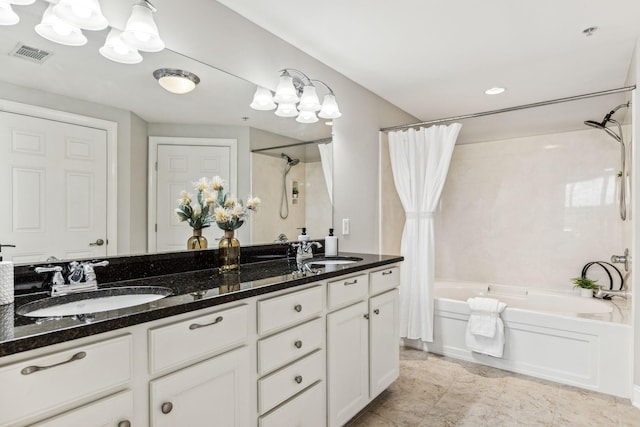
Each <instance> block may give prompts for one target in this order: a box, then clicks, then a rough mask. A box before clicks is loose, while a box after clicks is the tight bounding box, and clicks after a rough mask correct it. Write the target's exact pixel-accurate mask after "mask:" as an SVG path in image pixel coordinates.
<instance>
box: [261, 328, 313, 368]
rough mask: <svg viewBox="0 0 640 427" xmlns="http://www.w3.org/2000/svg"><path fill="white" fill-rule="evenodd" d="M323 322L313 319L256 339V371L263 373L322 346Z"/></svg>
mask: <svg viewBox="0 0 640 427" xmlns="http://www.w3.org/2000/svg"><path fill="white" fill-rule="evenodd" d="M323 337H324V322H323V321H322V319H315V320H312V321H310V322H307V323H305V324H302V325H300V326H296V327H295V328H291V329H287V330H286V331H283V332H280V333H279V334H276V335H273V336H271V337H269V338H265V339H262V340H260V341H258V373H259V374H260V375H264V374H266V373H267V372H270V371H273V370H274V369H277V368H279V367H281V366H284V365H286V364H287V363H289V362H292V361H293V360H296V359H297V358H299V357H302V356H304V355H305V354H309V353H311V352H312V351H313V350H316V349H318V348H320V347H321V346H322V342H323Z"/></svg>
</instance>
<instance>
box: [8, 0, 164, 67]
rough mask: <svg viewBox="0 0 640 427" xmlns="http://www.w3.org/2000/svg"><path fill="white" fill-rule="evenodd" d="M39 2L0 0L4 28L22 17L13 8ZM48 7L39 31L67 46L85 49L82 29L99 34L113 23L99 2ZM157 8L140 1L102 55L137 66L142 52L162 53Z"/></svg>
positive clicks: (51, 0)
mask: <svg viewBox="0 0 640 427" xmlns="http://www.w3.org/2000/svg"><path fill="white" fill-rule="evenodd" d="M35 1H36V0H0V25H15V24H17V23H18V22H19V21H20V17H19V15H18V14H17V13H16V12H15V11H14V10H13V9H12V7H11V5H17V6H27V5H30V4H33V3H35ZM46 2H47V3H48V7H47V9H46V10H45V12H44V15H43V16H42V21H41V22H40V24H38V25H36V27H35V31H36V33H38V34H39V35H40V36H42V37H44V38H45V39H47V40H50V41H52V42H55V43H59V44H63V45H67V46H83V45H85V44H87V38H86V37H85V35H84V34H83V33H82V30H90V31H99V30H103V29H105V28H107V27H108V26H109V22H108V21H107V18H106V17H105V16H104V15H103V14H102V9H101V8H100V3H99V2H98V0H46ZM154 12H156V8H155V7H154V6H153V5H152V4H151V3H150V2H149V1H148V0H140V1H136V3H135V4H134V5H133V8H132V11H131V16H130V17H129V19H128V20H127V24H126V26H125V28H124V30H123V31H120V30H118V29H116V28H112V29H111V30H110V32H109V34H108V35H107V38H106V41H105V43H104V46H102V47H101V48H100V49H99V51H100V54H101V55H102V56H104V57H105V58H107V59H110V60H112V61H115V62H119V63H122V64H137V63H139V62H141V61H142V55H140V53H139V52H138V51H139V50H142V51H145V52H159V51H161V50H162V49H164V42H163V41H162V39H161V38H160V34H159V32H158V27H157V25H156V23H155V21H154V20H153V13H154Z"/></svg>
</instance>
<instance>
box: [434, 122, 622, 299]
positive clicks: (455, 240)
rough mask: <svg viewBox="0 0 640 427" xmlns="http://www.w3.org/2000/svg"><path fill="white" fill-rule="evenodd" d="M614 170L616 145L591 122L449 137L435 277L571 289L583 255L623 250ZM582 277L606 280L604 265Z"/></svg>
mask: <svg viewBox="0 0 640 427" xmlns="http://www.w3.org/2000/svg"><path fill="white" fill-rule="evenodd" d="M625 135H630V130H629V128H628V127H626V126H625ZM619 168H620V145H619V144H618V143H617V142H616V141H614V140H612V139H611V138H610V137H609V136H607V135H606V133H604V132H602V131H598V130H596V129H586V130H584V131H576V132H565V133H558V134H552V135H538V136H532V137H526V138H515V139H509V140H502V141H493V142H486V143H477V144H464V145H457V146H456V148H455V150H454V153H453V157H452V159H451V166H450V169H449V176H448V178H447V182H446V185H445V187H444V189H443V192H442V201H441V206H440V209H439V210H438V213H437V214H436V217H435V232H436V234H437V236H438V239H437V240H436V275H437V276H438V277H446V278H451V279H456V280H474V281H487V282H498V283H509V284H513V285H518V286H527V287H529V288H532V287H538V286H539V287H544V288H549V287H552V288H554V289H557V290H568V289H571V288H572V287H573V284H572V283H571V278H572V277H576V276H578V275H579V274H580V271H581V269H582V267H583V265H585V264H586V263H587V262H589V261H597V260H609V259H610V257H611V255H613V254H620V253H622V252H623V251H624V248H626V247H629V248H631V242H630V240H631V236H632V233H631V225H632V223H631V221H625V222H623V221H621V220H620V216H619V212H618V199H617V197H618V192H619V189H618V188H617V185H618V182H619V180H618V179H617V177H616V175H617V173H618V171H619ZM631 198H633V196H632V197H631ZM632 255H633V253H632ZM601 273H602V277H600V276H599V274H601ZM589 278H593V279H600V280H599V282H598V283H600V284H602V285H603V286H607V287H608V283H609V281H608V278H607V277H606V276H605V275H604V272H599V271H597V269H591V271H590V272H589ZM629 284H631V283H629Z"/></svg>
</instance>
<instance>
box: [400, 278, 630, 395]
mask: <svg viewBox="0 0 640 427" xmlns="http://www.w3.org/2000/svg"><path fill="white" fill-rule="evenodd" d="M475 296H485V297H490V298H496V299H498V300H500V301H502V302H504V303H506V304H507V308H506V309H505V311H504V312H503V313H502V315H501V317H502V320H503V322H504V325H505V349H504V354H503V357H502V358H495V357H492V356H488V355H484V354H479V353H475V352H471V351H469V350H468V349H467V348H466V346H465V340H464V336H465V330H466V327H467V321H468V319H469V308H468V306H467V299H468V298H472V297H475ZM617 301H618V299H616V303H612V302H610V301H603V300H596V299H594V298H583V297H580V296H578V295H574V294H571V292H567V293H562V292H555V291H540V290H536V289H531V288H524V287H518V286H505V285H495V284H486V283H477V282H457V281H437V282H436V286H435V317H434V340H433V342H432V343H422V342H420V341H414V340H405V341H404V344H405V345H407V346H410V347H415V348H420V349H423V350H427V351H430V352H432V353H437V354H441V355H444V356H450V357H454V358H458V359H463V360H468V361H473V362H476V363H480V364H484V365H488V366H493V367H496V368H500V369H505V370H508V371H513V372H518V373H522V374H526V375H531V376H534V377H538V378H543V379H547V380H551V381H556V382H559V383H563V384H569V385H573V386H577V387H582V388H585V389H589V390H594V391H599V392H602V393H607V394H612V395H615V396H619V397H624V398H630V397H631V390H632V375H631V372H632V357H631V348H632V347H631V346H632V343H631V341H632V340H631V338H632V332H631V326H630V323H631V321H630V310H628V309H627V308H626V306H627V305H628V306H630V304H628V303H629V302H628V301H622V304H618V303H617Z"/></svg>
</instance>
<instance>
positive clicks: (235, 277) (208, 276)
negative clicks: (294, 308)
mask: <svg viewBox="0 0 640 427" xmlns="http://www.w3.org/2000/svg"><path fill="white" fill-rule="evenodd" d="M340 255H341V256H352V257H358V258H362V261H358V262H355V263H353V264H344V265H332V266H327V267H326V268H319V269H317V271H318V274H313V275H311V274H308V275H306V276H301V275H299V274H294V273H293V272H294V271H295V260H288V259H287V258H282V257H271V256H265V257H264V259H267V261H260V259H259V258H258V259H254V260H253V262H252V263H249V264H242V265H241V267H240V270H239V272H238V273H232V274H219V273H218V269H217V268H211V269H205V270H193V271H182V272H179V273H173V274H170V273H166V272H163V274H160V275H156V276H152V275H150V274H148V273H147V274H145V275H143V276H144V277H137V278H128V279H124V280H123V278H122V277H118V278H117V279H118V280H115V281H112V282H105V283H100V289H104V288H114V287H123V286H162V287H167V288H170V289H171V291H172V294H171V295H170V296H167V297H165V298H163V299H159V300H156V301H153V302H150V303H146V304H141V305H137V306H134V307H128V308H123V309H118V310H110V311H104V312H99V313H95V314H90V315H81V316H69V317H66V316H65V317H59V318H40V319H37V318H31V317H25V316H21V315H19V314H17V313H15V311H16V310H17V309H18V308H19V307H20V306H22V305H23V304H26V303H28V302H32V301H35V300H39V299H42V298H48V297H49V294H48V293H46V292H32V293H26V294H24V295H16V298H15V302H14V304H11V305H7V306H0V357H1V356H7V355H10V354H14V353H19V352H23V351H28V350H32V349H36V348H40V347H44V346H48V345H52V344H57V343H61V342H65V341H70V340H74V339H77V338H83V337H87V336H90V335H94V334H99V333H103V332H107V331H112V330H115V329H120V328H126V327H129V326H133V325H137V324H141V323H144V322H150V321H153V320H158V319H162V318H165V317H169V316H174V315H177V314H182V313H187V312H191V311H195V310H200V309H203V308H207V307H213V306H216V305H219V304H225V303H228V302H233V301H240V300H242V299H244V298H249V297H253V296H256V295H263V294H267V293H269V292H274V291H279V290H283V289H288V288H294V287H296V286H300V285H303V284H306V283H312V282H315V281H319V280H326V279H330V278H332V277H336V276H340V275H343V274H351V273H355V272H358V271H362V270H366V269H370V268H375V267H381V266H384V265H388V264H392V263H396V262H399V261H402V260H403V258H402V257H400V256H391V255H370V254H357V253H340ZM273 258H275V259H273ZM98 278H99V280H101V279H100V275H98ZM56 298H63V297H56Z"/></svg>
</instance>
